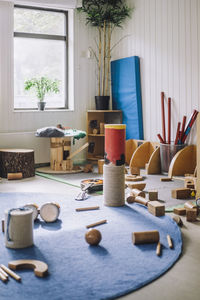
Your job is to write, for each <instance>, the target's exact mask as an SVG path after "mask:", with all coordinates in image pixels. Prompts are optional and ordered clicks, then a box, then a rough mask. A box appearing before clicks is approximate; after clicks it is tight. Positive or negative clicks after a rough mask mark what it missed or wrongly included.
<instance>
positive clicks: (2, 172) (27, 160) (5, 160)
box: [0, 149, 35, 178]
mask: <svg viewBox="0 0 200 300" xmlns="http://www.w3.org/2000/svg"><path fill="white" fill-rule="evenodd" d="M8 173H22V175H23V178H29V177H33V176H35V162H34V150H31V149H0V176H1V177H3V178H7V174H8Z"/></svg>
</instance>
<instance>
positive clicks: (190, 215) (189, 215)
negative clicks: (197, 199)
mask: <svg viewBox="0 0 200 300" xmlns="http://www.w3.org/2000/svg"><path fill="white" fill-rule="evenodd" d="M186 220H187V221H188V222H195V221H196V220H197V209H196V208H192V209H187V210H186Z"/></svg>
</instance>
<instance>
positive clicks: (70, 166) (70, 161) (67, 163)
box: [66, 159, 73, 170]
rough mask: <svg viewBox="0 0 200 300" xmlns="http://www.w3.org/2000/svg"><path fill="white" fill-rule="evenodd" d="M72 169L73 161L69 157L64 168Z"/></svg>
mask: <svg viewBox="0 0 200 300" xmlns="http://www.w3.org/2000/svg"><path fill="white" fill-rule="evenodd" d="M72 169H73V161H72V160H71V159H67V160H66V170H72Z"/></svg>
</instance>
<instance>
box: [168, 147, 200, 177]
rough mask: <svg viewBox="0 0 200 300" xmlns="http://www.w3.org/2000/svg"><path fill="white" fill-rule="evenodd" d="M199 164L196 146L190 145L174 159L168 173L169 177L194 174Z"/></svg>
mask: <svg viewBox="0 0 200 300" xmlns="http://www.w3.org/2000/svg"><path fill="white" fill-rule="evenodd" d="M196 164H197V155H196V145H189V146H186V147H185V148H183V149H182V150H180V151H178V152H177V153H176V154H175V156H174V157H173V159H172V161H171V163H170V166H169V171H168V177H170V178H171V177H172V176H184V174H186V173H190V174H193V173H194V170H195V168H196Z"/></svg>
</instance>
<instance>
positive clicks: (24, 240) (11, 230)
mask: <svg viewBox="0 0 200 300" xmlns="http://www.w3.org/2000/svg"><path fill="white" fill-rule="evenodd" d="M9 214H10V218H9ZM8 219H9V224H8ZM8 235H9V236H8ZM5 245H6V247H8V248H13V249H17V248H26V247H30V246H32V245H33V211H32V210H31V209H28V210H20V209H15V210H12V211H11V212H9V211H5Z"/></svg>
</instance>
